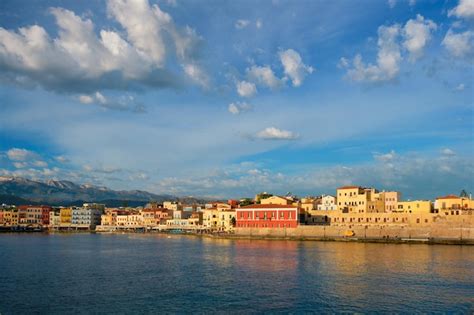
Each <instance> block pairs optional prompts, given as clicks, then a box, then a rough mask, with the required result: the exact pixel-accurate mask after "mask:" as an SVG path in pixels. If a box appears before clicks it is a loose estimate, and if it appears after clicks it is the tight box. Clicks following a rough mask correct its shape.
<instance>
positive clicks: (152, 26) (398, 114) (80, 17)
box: [0, 0, 474, 199]
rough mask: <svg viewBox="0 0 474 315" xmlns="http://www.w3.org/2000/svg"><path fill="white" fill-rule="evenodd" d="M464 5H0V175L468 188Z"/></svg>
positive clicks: (179, 187)
mask: <svg viewBox="0 0 474 315" xmlns="http://www.w3.org/2000/svg"><path fill="white" fill-rule="evenodd" d="M473 26H474V1H473V0H461V1H458V0H453V1H434V0H433V1H431V0H424V1H421V0H417V1H414V0H397V1H395V0H390V1H382V0H380V1H379V0H377V1H375V0H373V1H371V0H364V1H327V0H325V1H283V0H273V1H270V0H268V1H180V0H162V1H151V0H150V1H146V0H134V1H132V0H110V1H86V2H78V1H26V0H21V1H19V0H15V1H9V0H7V1H2V2H1V4H0V135H1V137H0V175H3V176H24V177H28V178H34V179H41V180H45V179H49V178H55V179H67V180H73V181H75V182H79V183H91V184H95V185H104V186H108V187H111V188H114V189H145V190H148V191H152V192H156V193H172V194H176V195H194V196H212V197H242V196H252V195H254V194H255V193H257V192H259V191H271V192H274V193H286V192H289V191H291V192H293V193H297V194H300V195H317V194H321V193H334V191H335V188H336V187H338V186H339V185H344V184H359V185H366V186H374V187H376V188H378V189H386V190H388V189H397V190H399V191H401V192H402V196H403V197H404V198H407V199H408V198H410V199H414V198H426V199H427V198H434V197H435V196H437V195H441V194H447V193H459V191H460V190H461V189H467V190H468V191H471V192H474V182H473V178H474V162H473V161H474V159H473V157H474V139H473V135H474V115H473V102H474V94H473V86H472V85H473V83H474V79H473V61H474V27H473Z"/></svg>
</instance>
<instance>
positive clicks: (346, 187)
mask: <svg viewBox="0 0 474 315" xmlns="http://www.w3.org/2000/svg"><path fill="white" fill-rule="evenodd" d="M355 188H360V187H359V186H342V187H339V188H338V189H355Z"/></svg>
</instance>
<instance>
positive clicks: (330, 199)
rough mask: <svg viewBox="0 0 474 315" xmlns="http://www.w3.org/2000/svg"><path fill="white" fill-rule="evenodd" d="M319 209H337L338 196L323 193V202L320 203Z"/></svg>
mask: <svg viewBox="0 0 474 315" xmlns="http://www.w3.org/2000/svg"><path fill="white" fill-rule="evenodd" d="M317 209H318V210H326V211H328V210H331V211H332V210H337V203H336V197H334V196H331V195H323V196H322V197H321V203H320V204H318V207H317Z"/></svg>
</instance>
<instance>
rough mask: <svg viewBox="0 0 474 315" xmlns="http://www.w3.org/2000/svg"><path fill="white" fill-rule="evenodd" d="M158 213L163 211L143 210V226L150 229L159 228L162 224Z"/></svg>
mask: <svg viewBox="0 0 474 315" xmlns="http://www.w3.org/2000/svg"><path fill="white" fill-rule="evenodd" d="M158 212H161V211H160V210H158V209H143V210H142V211H141V214H142V217H143V226H145V227H149V228H152V227H156V226H158V224H160V219H159V216H157V213H158Z"/></svg>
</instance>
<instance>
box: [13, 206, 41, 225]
mask: <svg viewBox="0 0 474 315" xmlns="http://www.w3.org/2000/svg"><path fill="white" fill-rule="evenodd" d="M18 224H19V225H20V226H42V225H43V208H42V207H33V206H19V207H18Z"/></svg>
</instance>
